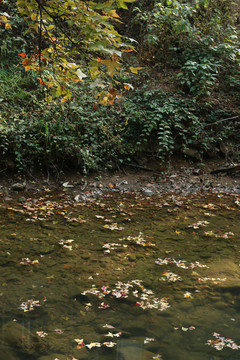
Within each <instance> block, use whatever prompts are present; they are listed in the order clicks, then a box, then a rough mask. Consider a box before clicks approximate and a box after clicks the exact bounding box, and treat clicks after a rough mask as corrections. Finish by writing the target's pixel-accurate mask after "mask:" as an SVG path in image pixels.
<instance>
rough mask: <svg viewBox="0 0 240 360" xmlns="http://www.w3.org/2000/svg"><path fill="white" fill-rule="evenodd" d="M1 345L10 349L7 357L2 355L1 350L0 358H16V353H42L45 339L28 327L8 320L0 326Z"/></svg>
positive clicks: (3, 359)
mask: <svg viewBox="0 0 240 360" xmlns="http://www.w3.org/2000/svg"><path fill="white" fill-rule="evenodd" d="M1 334H2V338H1V342H0V348H1V347H4V348H5V347H7V348H9V349H10V350H8V351H9V352H10V354H9V357H8V356H7V357H5V358H4V357H2V351H1V353H0V359H1V360H6V359H8V360H9V359H14V360H15V359H18V357H17V356H18V353H23V354H24V353H25V354H26V355H32V354H34V353H43V352H45V351H46V349H47V347H48V346H47V343H46V341H45V339H42V338H39V337H38V336H37V335H35V334H33V333H32V332H31V331H30V329H28V328H26V327H25V326H23V325H21V324H19V323H17V322H13V321H11V322H8V323H6V324H4V325H3V326H2V327H1Z"/></svg>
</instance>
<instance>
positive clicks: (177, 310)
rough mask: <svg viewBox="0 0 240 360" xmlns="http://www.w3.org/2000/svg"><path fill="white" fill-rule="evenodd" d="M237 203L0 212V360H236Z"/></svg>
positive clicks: (94, 202) (118, 201) (131, 199)
mask: <svg viewBox="0 0 240 360" xmlns="http://www.w3.org/2000/svg"><path fill="white" fill-rule="evenodd" d="M239 210H240V208H239V199H238V198H237V196H234V195H228V196H223V195H210V196H206V195H205V197H203V196H190V197H186V198H183V197H180V196H172V195H171V196H165V197H163V196H162V197H159V196H156V197H153V198H146V197H144V196H142V195H140V194H138V193H133V194H128V195H126V196H124V197H123V195H121V196H120V195H118V194H114V193H113V194H109V195H108V196H106V197H104V198H101V199H91V201H89V202H87V203H78V204H77V203H73V202H72V201H71V200H70V199H69V198H68V197H67V196H66V195H65V194H64V195H60V196H55V197H51V196H50V195H42V196H41V198H36V199H29V200H27V202H26V203H25V204H24V205H21V204H17V202H15V201H14V200H13V201H11V202H9V203H8V204H5V203H2V205H1V207H0V229H1V238H0V246H1V247H0V267H1V268H0V269H1V272H0V311H1V330H0V349H1V351H0V360H23V359H25V360H28V359H29V360H75V359H78V360H84V359H92V360H96V359H100V360H116V359H117V360H135V359H136V360H147V359H165V360H182V359H184V360H205V359H206V360H233V359H234V360H237V359H240V332H239V324H240V316H239V308H240V302H239V296H240V266H239V264H240V253H239V251H240V249H239V239H240V237H239V233H240V222H239V217H240V213H239Z"/></svg>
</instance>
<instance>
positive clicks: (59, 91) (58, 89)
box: [56, 85, 62, 97]
mask: <svg viewBox="0 0 240 360" xmlns="http://www.w3.org/2000/svg"><path fill="white" fill-rule="evenodd" d="M61 95H62V88H61V86H60V85H58V87H57V91H56V96H57V97H59V96H61Z"/></svg>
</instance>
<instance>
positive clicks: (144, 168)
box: [123, 163, 154, 171]
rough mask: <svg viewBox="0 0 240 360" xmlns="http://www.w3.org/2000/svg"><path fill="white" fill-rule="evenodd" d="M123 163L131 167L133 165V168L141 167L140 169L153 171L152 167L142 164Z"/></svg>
mask: <svg viewBox="0 0 240 360" xmlns="http://www.w3.org/2000/svg"><path fill="white" fill-rule="evenodd" d="M123 165H126V166H132V167H135V168H138V169H142V170H145V171H154V170H153V169H150V168H146V167H144V166H141V165H137V164H129V163H123Z"/></svg>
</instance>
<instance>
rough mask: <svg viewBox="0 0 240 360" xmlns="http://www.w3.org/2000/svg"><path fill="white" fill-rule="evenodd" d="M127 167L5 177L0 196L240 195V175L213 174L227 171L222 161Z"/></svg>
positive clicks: (0, 180)
mask: <svg viewBox="0 0 240 360" xmlns="http://www.w3.org/2000/svg"><path fill="white" fill-rule="evenodd" d="M133 165H134V164H132V165H131V166H129V165H128V166H125V167H124V168H122V169H121V170H119V171H118V172H114V173H98V174H92V175H89V176H84V175H82V174H80V173H78V172H74V173H71V174H61V175H59V176H58V177H52V176H47V175H45V176H44V175H38V174H33V175H31V176H28V177H19V176H18V175H14V174H11V175H10V174H9V175H7V174H5V175H4V176H2V178H1V179H0V196H1V197H2V198H4V199H6V200H8V199H9V198H11V197H15V196H16V195H18V196H19V199H20V201H21V200H22V201H24V198H28V197H29V196H31V194H32V193H39V192H41V191H57V192H58V191H61V192H62V191H65V192H67V193H69V194H70V195H71V196H72V197H73V198H75V200H76V201H79V199H81V198H87V197H92V196H98V195H99V196H101V194H103V193H104V192H107V191H122V192H126V191H142V192H143V193H144V194H145V195H149V196H151V195H154V194H160V193H169V192H173V193H177V194H182V195H187V194H191V193H198V192H223V193H228V192H232V193H240V171H234V172H233V173H232V174H230V175H229V174H227V173H226V172H220V173H217V174H211V172H212V171H214V170H216V169H219V168H223V167H226V166H227V164H226V163H225V162H224V161H223V160H217V161H216V160H214V161H208V162H205V163H203V164H202V163H201V164H196V163H193V162H189V161H184V160H178V159H175V160H174V162H172V163H170V164H167V165H165V166H163V165H159V163H157V162H153V163H148V164H147V165H146V166H143V167H139V166H138V165H136V166H133Z"/></svg>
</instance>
